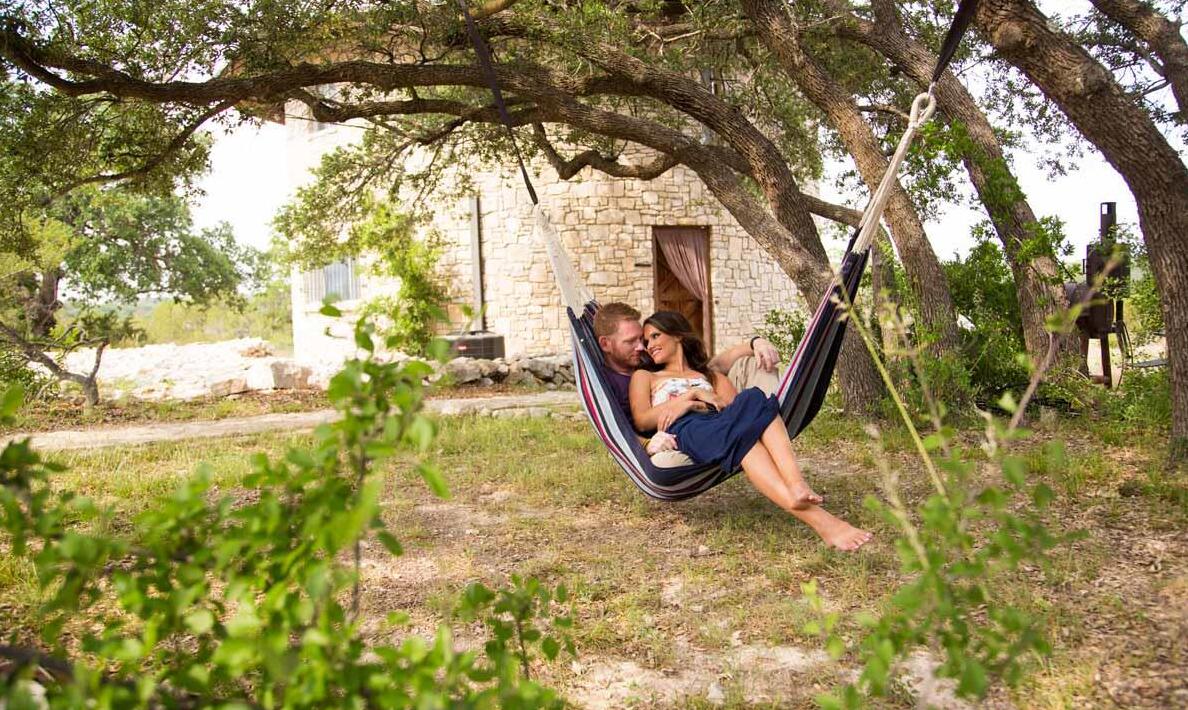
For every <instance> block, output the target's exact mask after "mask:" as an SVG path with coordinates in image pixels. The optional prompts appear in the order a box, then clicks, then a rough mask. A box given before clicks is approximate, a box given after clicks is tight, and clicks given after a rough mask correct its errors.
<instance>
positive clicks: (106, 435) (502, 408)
mask: <svg viewBox="0 0 1188 710" xmlns="http://www.w3.org/2000/svg"><path fill="white" fill-rule="evenodd" d="M577 404H578V398H577V393H576V392H573V391H558V392H540V393H536V394H527V395H504V396H499V397H475V398H469V399H431V400H428V401H426V402H425V409H426V410H427V411H429V412H432V413H434V414H445V415H454V414H468V413H474V412H482V413H487V414H491V415H494V416H516V415H547V414H549V413H550V412H551V411H552V410H554V409H557V408H562V409H564V410H566V411H572V409H573V407H575V406H576V405H577ZM334 416H335V411H334V410H333V409H320V410H318V411H315V412H295V413H288V414H262V415H260V416H256V417H237V418H233V419H219V420H215V421H195V422H179V423H176V424H146V425H139V426H122V427H112V428H109V429H88V430H85V431H83V430H62V431H51V432H42V433H38V434H13V435H11V436H7V437H0V447H3V446H4V445H5V444H7V443H8V442H10V441H12V440H14V439H23V438H25V437H30V438H31V439H32V442H33V446H34V447H36V448H38V449H40V450H43V451H55V450H57V451H60V450H64V449H97V448H102V447H105V446H132V445H136V444H149V443H153V442H157V441H179V440H181V439H204V438H211V437H223V436H242V435H247V434H259V433H261V432H268V431H292V432H301V431H310V430H311V429H313V428H314V427H316V426H318V425H319V424H324V423H326V422H329V421H333V420H334Z"/></svg>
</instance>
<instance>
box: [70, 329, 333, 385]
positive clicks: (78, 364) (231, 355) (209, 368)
mask: <svg viewBox="0 0 1188 710" xmlns="http://www.w3.org/2000/svg"><path fill="white" fill-rule="evenodd" d="M94 362H95V352H94V350H90V349H87V350H79V351H77V352H73V353H70V354H69V355H68V356H67V357H66V362H65V364H66V367H67V369H69V370H72V371H74V372H88V371H90V369H91V367H93V365H94ZM312 376H313V369H312V368H310V367H309V366H307V365H303V364H301V363H299V362H296V361H295V360H293V359H291V358H286V357H279V356H277V355H276V353H275V349H274V348H273V347H272V345H271V344H270V343H268V342H267V341H265V340H261V339H260V338H240V339H238V340H225V341H222V342H218V343H191V344H188V345H175V344H172V343H166V344H160V345H146V346H144V347H139V348H110V349H108V350H106V351H105V352H104V353H103V359H102V360H101V361H100V367H99V388H100V392H101V393H102V395H103V397H105V398H113V399H114V398H120V397H125V396H127V397H135V398H137V399H196V398H199V397H211V396H213V397H225V396H227V395H232V394H240V393H243V392H254V391H261V390H264V391H268V390H278V389H307V388H310V387H313V386H315V383H313V382H312V381H311V380H312Z"/></svg>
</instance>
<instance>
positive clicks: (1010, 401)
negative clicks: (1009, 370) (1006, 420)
mask: <svg viewBox="0 0 1188 710" xmlns="http://www.w3.org/2000/svg"><path fill="white" fill-rule="evenodd" d="M998 406H1000V407H1002V408H1003V409H1004V410H1006V411H1008V412H1010V413H1011V414H1014V413H1015V412H1016V411H1017V410H1018V409H1019V403H1018V402H1016V401H1015V395H1014V394H1013V393H1011V392H1009V391H1008V392H1003V393H1002V397H999V398H998Z"/></svg>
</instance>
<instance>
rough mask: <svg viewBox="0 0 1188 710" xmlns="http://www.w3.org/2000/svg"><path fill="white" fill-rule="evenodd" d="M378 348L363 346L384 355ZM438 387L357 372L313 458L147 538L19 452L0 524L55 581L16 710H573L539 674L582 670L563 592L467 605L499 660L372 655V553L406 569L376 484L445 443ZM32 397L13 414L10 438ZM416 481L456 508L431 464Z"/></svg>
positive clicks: (258, 477)
mask: <svg viewBox="0 0 1188 710" xmlns="http://www.w3.org/2000/svg"><path fill="white" fill-rule="evenodd" d="M328 313H330V314H333V312H332V309H330V310H329V311H328ZM373 332H374V329H373V327H372V326H371V325H370V324H368V323H366V322H362V321H361V322H360V324H359V325H358V326H357V327H356V334H355V339H356V343H357V344H358V345H359V347H360V348H362V349H363V350H364V351H366V352H367V353H371V352H372V351H373V350H374V348H375V343H374V340H373ZM428 374H429V368H428V366H427V365H425V364H423V363H417V362H409V363H406V364H403V365H394V364H386V363H382V362H379V361H377V360H375V359H373V358H372V357H370V356H368V357H365V358H363V359H359V360H353V361H351V362H348V363H347V364H346V366H345V367H344V369H343V370H342V371H341V372H340V373H339V374H338V375H336V376H335V378H334V379H333V380H332V382H331V384H330V388H329V392H328V395H329V398H330V400H331V401H332V402H333V404H334V406H335V407H336V408H337V409H338V410H339V412H340V414H341V417H342V418H341V419H340V420H339V421H338V422H336V423H334V424H331V425H325V426H322V427H320V428H319V429H318V430H317V431H316V433H315V437H314V438H315V442H316V443H315V444H314V446H313V447H312V448H310V449H296V448H294V449H290V450H289V451H288V452H287V453H286V455H285V456H284V458H283V459H281V460H270V459H268V458H267V457H265V456H263V455H257V456H256V457H255V458H254V459H253V461H252V473H251V474H250V475H249V476H248V477H247V478H246V480H245V481H244V483H243V490H241V491H238V495H232V494H230V493H226V492H221V491H218V490H217V489H215V488H214V487H212V484H211V475H210V474H211V472H210V471H209V470H204V471H203V470H200V471H199V473H198V475H196V476H194V477H193V478H191V479H190V480H188V481H186V482H185V483H184V484H183V485H182V486H181V487H180V488H179V489H178V490H177V492H176V493H174V494H173V496H172V497H170V498H169V499H168V500H166V501H163V502H162V503H161V504H160V505H153V506H150V507H149V508H148V509H147V510H145V512H144V513H142V514H140V515H139V516H137V517H136V519H135V521H134V523H133V525H132V526H131V529H130V530H120V528H121V526H112V525H109V524H108V523H109V522H110V516H109V514H108V513H107V512H105V511H102V510H98V509H97V508H96V507H95V506H94V505H92V504H91V503H90V502H88V501H87V500H86V499H84V498H80V497H76V496H74V495H73V494H71V493H70V492H63V491H57V490H54V488H53V486H52V485H51V483H52V478H53V474H55V473H57V472H58V471H60V468H61V467H59V466H56V465H54V464H52V463H48V462H45V461H43V460H42V459H41V458H40V456H39V455H38V454H37V453H36V452H35V451H33V450H32V449H31V448H30V446H29V443H28V441H22V442H14V443H12V444H10V445H8V446H7V447H6V448H5V449H4V450H3V452H2V453H0V484H2V487H0V524H2V527H3V530H4V532H5V537H6V546H9V547H11V550H12V553H13V554H15V555H18V556H23V557H26V558H28V559H30V560H31V561H32V563H33V566H34V567H35V569H36V572H37V583H38V586H39V587H40V589H41V591H42V593H43V595H44V604H43V605H42V608H41V609H40V610H39V620H38V628H39V629H40V633H41V640H40V642H41V646H42V647H43V648H44V649H46V651H45V652H44V653H43V652H41V651H34V650H24V649H13V648H11V647H10V648H6V649H3V650H4V651H5V654H4V655H7V656H8V661H9V663H8V670H6V671H5V672H4V675H3V680H4V684H3V698H4V700H5V702H7V703H8V706H9V707H36V706H37V705H36V700H35V698H34V696H35V695H39V694H41V690H44V691H45V694H46V695H47V696H48V699H49V700H50V702H51V704H52V705H53V706H54V707H62V708H82V707H87V708H125V707H143V706H146V705H149V706H160V707H261V708H272V707H286V708H303V707H304V708H329V707H344V708H346V707H350V708H364V707H385V708H387V707H417V708H439V707H497V706H498V707H511V708H518V707H549V706H555V705H558V704H559V700H558V699H557V697H556V696H555V694H554V693H553V692H552V691H550V690H548V689H546V688H543V687H541V686H539V685H538V684H536V683H534V682H532V681H531V680H530V679H529V678H528V675H527V674H528V672H529V670H530V668H531V662H532V660H533V659H534V658H537V657H539V656H545V657H549V658H552V657H554V656H555V655H556V654H557V653H558V652H559V651H560V649H561V648H562V647H566V648H569V649H570V650H572V645H571V643H570V641H569V638H568V632H567V629H568V627H569V625H570V619H569V617H568V616H567V615H565V614H564V613H560V612H562V611H563V610H562V609H561V607H560V606H559V605H562V604H564V603H565V602H566V593H565V590H564V588H558V589H557V590H552V589H548V588H544V587H541V586H540V585H539V583H537V582H536V581H535V580H521V579H518V578H513V580H512V586H511V587H509V588H507V589H503V590H498V591H492V590H489V589H487V588H485V587H483V586H482V585H480V584H475V585H472V586H471V587H470V588H468V590H467V591H466V593H465V595H464V599H463V604H462V608H463V612H464V614H465V615H467V616H468V617H469V618H476V619H481V620H483V623H484V625H485V626H486V627H487V628H489V629H490V632H491V635H492V638H491V640H490V641H489V642H487V643H486V645H485V646H484V647H483V649H482V651H459V650H457V649H456V648H455V646H454V643H453V640H452V638H451V633H450V630H449V628H448V627H445V626H442V627H440V628H439V629H438V631H437V634H436V637H435V638H434V639H433V640H432V641H427V640H424V639H422V638H420V637H418V636H416V635H413V634H412V633H409V632H407V631H402V629H403V628H404V627H405V626H406V624H407V617H403V616H402V615H400V614H393V615H391V616H390V617H389V618H388V625H387V627H386V628H385V629H384V630H383V631H384V636H385V637H395V638H398V639H401V640H400V641H399V642H398V643H394V644H387V643H376V644H371V643H369V642H368V639H367V638H365V636H364V631H363V624H362V619H361V617H360V613H359V612H360V603H361V589H360V562H361V556H362V549H363V543H364V541H365V540H368V539H374V540H375V541H377V542H378V543H380V544H382V546H383V547H384V548H386V549H387V550H388V551H389V552H390V553H392V554H397V555H398V554H400V552H401V547H400V543H399V541H398V540H397V539H396V538H395V537H394V536H393V535H392V533H391V532H390V531H388V530H387V529H386V528H385V525H384V522H383V520H382V517H381V502H380V501H381V497H382V495H383V494H384V485H385V481H384V477H383V476H382V475H380V474H379V473H377V470H376V466H377V464H380V463H382V462H384V461H386V460H389V459H392V457H394V456H396V455H397V454H398V453H399V452H400V451H402V450H408V449H411V450H413V451H415V452H419V453H420V454H424V452H425V451H426V450H427V449H428V447H429V446H430V444H431V443H432V441H433V439H434V436H435V429H434V425H433V424H432V423H431V421H430V420H429V419H427V418H426V417H424V416H423V415H422V414H421V413H420V412H419V410H420V407H421V402H422V396H423V392H422V385H421V382H422V379H423V378H424V377H425V376H426V375H428ZM18 393H19V390H11V391H9V393H8V394H7V395H5V398H4V403H3V407H2V408H0V415H2V416H3V417H4V418H6V419H7V418H11V415H12V413H13V412H14V411H15V409H16V407H17V404H18V401H19V394H18ZM416 468H417V471H418V472H419V473H420V475H421V476H422V477H423V478H424V480H425V482H426V483H427V484H428V485H429V487H430V488H431V489H432V490H433V491H434V492H435V493H436V494H438V495H440V496H446V495H448V492H447V489H446V485H445V482H444V480H443V479H442V477H441V475H440V473H439V472H438V471H437V469H435V468H434V467H433V466H432V465H431V464H430V463H428V462H425V461H420V462H419V463H417V464H416ZM12 631H13V632H15V630H12ZM71 637H74V638H77V639H78V646H75V645H74V644H73V643H70V642H68V640H67V639H69V638H71ZM10 640H12V641H16V640H17V639H10ZM80 650H81V652H80ZM67 659H69V660H67ZM44 670H48V671H50V675H48V676H47V675H46V673H45V672H44Z"/></svg>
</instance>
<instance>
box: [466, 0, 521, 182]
mask: <svg viewBox="0 0 1188 710" xmlns="http://www.w3.org/2000/svg"><path fill="white" fill-rule="evenodd" d="M458 6H459V7H461V8H462V15H463V16H464V17H465V18H466V34H468V35H470V42H471V44H473V45H474V54H475V56H476V57H477V58H478V63H479V69H480V70H481V71H482V73H483V78H484V79H486V80H487V85H488V86H490V87H491V93H492V94H493V95H494V96H495V109H496V110H497V111H498V112H499V118H500V119H501V120H502V121H503V127H504V128H506V129H507V138H508V140H510V141H511V144H512V151H514V152H515V154H516V162H517V163H519V165H520V175H521V177H523V178H524V187H527V188H528V196H529V197H531V198H532V204H534V205H539V204H540V200H538V199H537V197H536V189H535V188H534V187H532V179H531V178H530V177H529V176H528V168H526V167H524V156H523V155H522V154H521V153H520V146H519V145H518V144H517V143H516V134H515V131H513V130H512V120H511V115H510V114H509V113H508V112H507V104H505V103H504V102H503V92H501V91H500V90H499V81H498V80H497V79H496V77H495V67H494V66H493V64H492V62H491V50H490V48H488V47H487V43H486V42H485V41H483V37H482V35H480V34H479V31H478V26H477V25H476V24H475V22H474V18H473V17H471V16H470V10H469V9H468V8H467V7H466V0H458Z"/></svg>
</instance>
